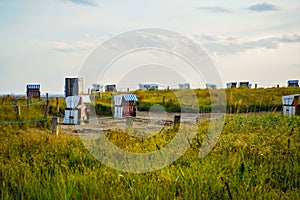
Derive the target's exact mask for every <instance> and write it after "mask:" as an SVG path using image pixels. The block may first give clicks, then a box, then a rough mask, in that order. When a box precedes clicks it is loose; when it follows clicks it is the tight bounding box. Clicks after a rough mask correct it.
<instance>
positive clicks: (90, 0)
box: [65, 0, 98, 7]
mask: <svg viewBox="0 0 300 200" xmlns="http://www.w3.org/2000/svg"><path fill="white" fill-rule="evenodd" d="M65 1H69V2H72V3H74V4H80V5H86V6H95V7H98V3H97V1H96V0H65Z"/></svg>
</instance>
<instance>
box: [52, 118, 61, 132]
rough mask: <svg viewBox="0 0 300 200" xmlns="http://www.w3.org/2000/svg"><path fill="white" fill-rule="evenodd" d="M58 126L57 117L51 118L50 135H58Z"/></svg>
mask: <svg viewBox="0 0 300 200" xmlns="http://www.w3.org/2000/svg"><path fill="white" fill-rule="evenodd" d="M58 124H59V118H58V117H53V118H52V125H51V129H52V134H56V135H58V133H59V131H58Z"/></svg>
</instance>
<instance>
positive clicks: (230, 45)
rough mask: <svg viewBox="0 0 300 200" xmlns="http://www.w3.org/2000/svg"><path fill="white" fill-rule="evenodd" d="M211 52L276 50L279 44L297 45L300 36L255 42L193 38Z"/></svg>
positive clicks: (204, 36) (216, 37) (221, 37)
mask: <svg viewBox="0 0 300 200" xmlns="http://www.w3.org/2000/svg"><path fill="white" fill-rule="evenodd" d="M194 38H195V39H196V40H198V41H200V42H201V44H202V45H203V46H204V47H205V48H206V49H207V50H208V51H211V52H215V53H220V54H235V53H240V52H244V51H247V50H250V49H257V48H265V49H277V48H279V46H280V44H287V43H299V42H300V35H298V34H294V35H284V36H281V37H267V38H262V39H257V40H241V39H237V38H232V37H225V36H214V35H212V36H208V35H198V36H196V37H194Z"/></svg>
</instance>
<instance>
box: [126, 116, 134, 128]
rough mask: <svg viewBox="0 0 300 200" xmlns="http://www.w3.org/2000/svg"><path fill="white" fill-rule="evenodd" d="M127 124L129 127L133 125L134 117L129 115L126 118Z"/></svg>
mask: <svg viewBox="0 0 300 200" xmlns="http://www.w3.org/2000/svg"><path fill="white" fill-rule="evenodd" d="M126 126H127V127H132V126H133V120H132V117H127V118H126Z"/></svg>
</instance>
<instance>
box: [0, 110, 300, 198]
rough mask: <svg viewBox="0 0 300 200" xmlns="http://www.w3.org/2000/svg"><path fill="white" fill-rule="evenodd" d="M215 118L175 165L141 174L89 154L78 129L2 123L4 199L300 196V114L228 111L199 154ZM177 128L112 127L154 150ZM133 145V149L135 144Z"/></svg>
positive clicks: (116, 137) (127, 144)
mask: <svg viewBox="0 0 300 200" xmlns="http://www.w3.org/2000/svg"><path fill="white" fill-rule="evenodd" d="M208 126H209V122H208V121H206V120H201V121H200V123H199V130H198V134H197V137H196V139H195V140H194V141H193V142H192V143H191V145H190V148H189V149H188V151H187V152H186V153H185V154H184V155H183V156H182V157H181V158H180V159H178V160H177V161H175V162H174V163H173V164H172V165H170V166H168V167H165V168H163V169H161V170H159V171H156V172H151V173H142V174H130V173H123V172H120V171H116V170H114V169H111V168H109V167H107V166H105V165H103V164H101V163H100V162H98V161H97V160H96V159H95V158H94V157H92V156H91V154H89V152H88V151H87V150H86V149H85V148H84V146H83V144H82V143H81V140H80V139H79V137H78V136H75V135H73V134H72V133H62V134H61V135H59V136H58V137H57V136H54V135H50V134H48V131H47V130H43V129H30V128H29V129H25V130H23V129H12V128H11V127H9V126H1V127H0V128H1V132H0V141H1V145H0V197H1V198H2V199H299V198H300V195H299V187H300V180H299V177H300V167H299V160H300V154H299V149H300V137H299V133H300V118H299V116H298V117H291V118H288V117H284V116H282V115H280V114H278V113H268V114H240V115H228V116H227V118H226V124H225V125H224V129H223V131H222V134H221V137H220V139H219V141H218V143H217V145H216V146H215V148H214V149H213V150H212V152H211V153H210V154H209V155H208V156H206V157H205V158H203V159H199V158H198V153H199V149H200V146H201V144H202V142H203V138H204V135H205V133H206V130H207V129H208ZM174 130H175V129H173V128H172V127H170V128H165V129H164V130H163V131H162V132H161V133H159V134H157V135H155V136H153V137H152V138H149V139H148V140H143V141H139V140H137V139H136V138H134V137H131V136H128V135H126V134H124V133H123V132H119V131H116V130H114V131H111V132H109V133H107V137H109V138H110V140H111V141H112V142H113V143H115V144H118V145H120V146H121V148H123V149H125V150H128V151H135V152H139V151H140V152H143V151H145V150H146V151H152V150H155V148H156V144H158V145H161V146H163V145H164V144H165V143H167V142H169V141H170V139H172V137H173V135H174V134H175V133H174ZM133 147H134V148H133Z"/></svg>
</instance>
